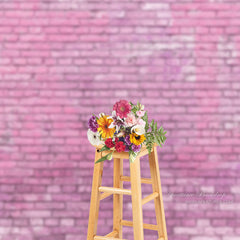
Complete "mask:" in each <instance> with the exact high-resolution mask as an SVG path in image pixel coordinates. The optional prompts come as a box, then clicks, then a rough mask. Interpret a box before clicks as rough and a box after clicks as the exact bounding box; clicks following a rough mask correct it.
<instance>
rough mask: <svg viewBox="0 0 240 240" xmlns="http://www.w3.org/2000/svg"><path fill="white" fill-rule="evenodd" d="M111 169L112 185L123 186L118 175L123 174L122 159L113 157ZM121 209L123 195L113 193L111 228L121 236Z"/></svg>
mask: <svg viewBox="0 0 240 240" xmlns="http://www.w3.org/2000/svg"><path fill="white" fill-rule="evenodd" d="M113 164H114V167H113V168H114V170H113V187H115V188H123V182H122V181H121V180H120V177H121V176H122V175H123V160H122V159H120V158H115V159H114V163H113ZM122 210H123V195H122V194H113V230H115V231H117V232H118V235H117V236H116V237H118V238H122V225H121V220H122Z"/></svg>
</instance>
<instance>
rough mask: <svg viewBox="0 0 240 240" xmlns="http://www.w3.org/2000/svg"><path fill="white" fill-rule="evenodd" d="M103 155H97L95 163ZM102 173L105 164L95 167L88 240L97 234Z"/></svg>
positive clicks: (97, 153)
mask: <svg viewBox="0 0 240 240" xmlns="http://www.w3.org/2000/svg"><path fill="white" fill-rule="evenodd" d="M101 156H102V153H101V152H97V151H96V153H95V162H96V161H97V160H98V159H99V158H101ZM102 173H103V162H100V163H97V164H95V165H94V171H93V181H92V194H91V204H90V211H89V221H88V234H87V240H93V239H94V236H95V235H96V234H97V222H98V212H99V203H100V192H99V190H98V188H99V187H100V186H101V184H102Z"/></svg>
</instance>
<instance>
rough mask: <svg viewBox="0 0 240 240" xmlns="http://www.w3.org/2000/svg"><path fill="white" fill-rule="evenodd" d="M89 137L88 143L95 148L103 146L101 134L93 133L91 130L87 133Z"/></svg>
mask: <svg viewBox="0 0 240 240" xmlns="http://www.w3.org/2000/svg"><path fill="white" fill-rule="evenodd" d="M87 137H88V141H89V142H90V143H91V144H92V145H95V146H98V145H100V144H102V141H101V140H100V133H99V132H93V131H91V130H90V129H88V131H87Z"/></svg>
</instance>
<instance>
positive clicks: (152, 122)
mask: <svg viewBox="0 0 240 240" xmlns="http://www.w3.org/2000/svg"><path fill="white" fill-rule="evenodd" d="M153 124H154V120H152V121H151V123H150V126H151V129H152V131H153Z"/></svg>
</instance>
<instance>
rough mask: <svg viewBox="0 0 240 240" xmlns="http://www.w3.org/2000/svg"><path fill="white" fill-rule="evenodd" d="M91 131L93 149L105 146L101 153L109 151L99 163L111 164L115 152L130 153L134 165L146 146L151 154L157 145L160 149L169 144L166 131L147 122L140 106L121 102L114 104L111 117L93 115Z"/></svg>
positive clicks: (124, 101) (90, 125) (89, 124)
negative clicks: (166, 142)
mask: <svg viewBox="0 0 240 240" xmlns="http://www.w3.org/2000/svg"><path fill="white" fill-rule="evenodd" d="M88 127H89V129H88V132H87V135H88V140H89V142H90V143H91V144H92V145H94V146H99V145H102V148H101V149H100V150H99V151H100V152H102V151H106V150H108V151H110V153H108V154H107V155H105V156H103V157H102V158H100V159H98V160H97V161H96V163H98V162H101V161H105V160H111V159H112V155H113V152H114V151H117V152H129V160H130V162H133V161H134V160H135V158H136V157H137V156H138V153H139V152H140V151H141V148H142V146H143V144H145V145H146V148H147V149H148V152H149V154H150V153H151V151H152V148H153V145H154V143H157V144H158V145H159V146H160V147H161V146H162V144H164V142H165V140H166V136H165V134H166V131H164V129H163V127H160V128H158V127H157V123H156V122H155V121H154V120H152V121H151V123H149V122H148V115H147V112H146V111H145V110H144V106H143V105H142V104H140V103H139V102H138V103H137V104H136V105H135V104H133V103H131V102H128V101H126V100H120V101H119V102H116V103H115V104H114V106H113V112H112V115H105V114H104V113H100V114H99V115H98V116H96V115H92V117H91V118H90V119H89V121H88Z"/></svg>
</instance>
